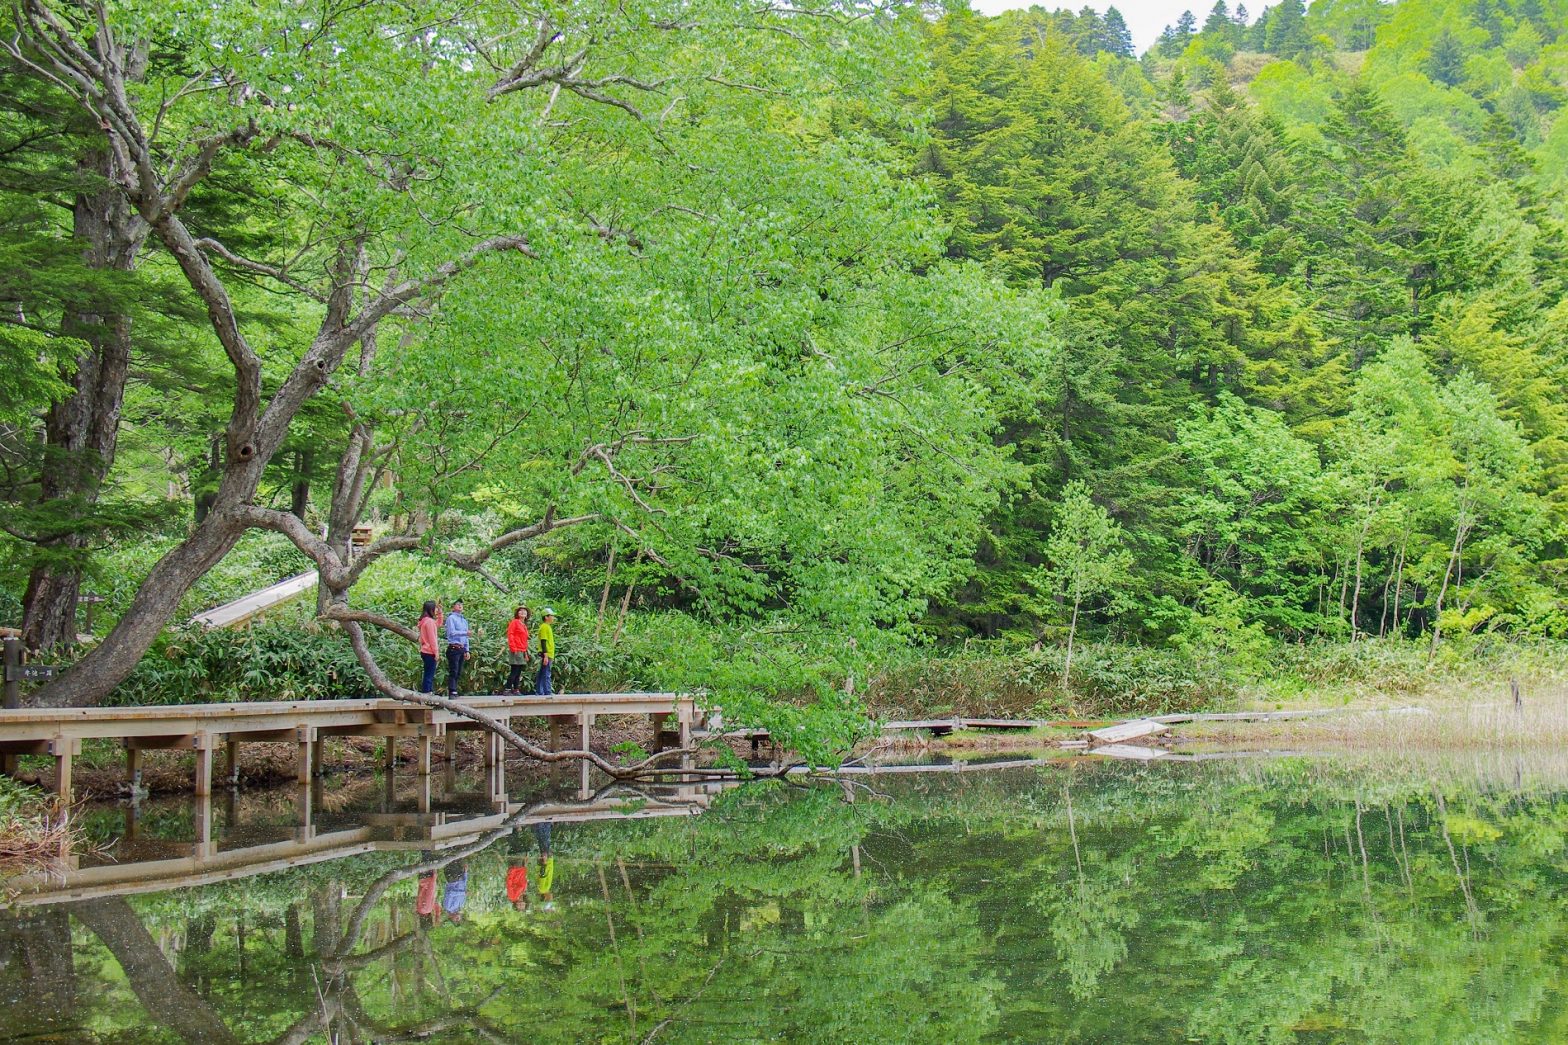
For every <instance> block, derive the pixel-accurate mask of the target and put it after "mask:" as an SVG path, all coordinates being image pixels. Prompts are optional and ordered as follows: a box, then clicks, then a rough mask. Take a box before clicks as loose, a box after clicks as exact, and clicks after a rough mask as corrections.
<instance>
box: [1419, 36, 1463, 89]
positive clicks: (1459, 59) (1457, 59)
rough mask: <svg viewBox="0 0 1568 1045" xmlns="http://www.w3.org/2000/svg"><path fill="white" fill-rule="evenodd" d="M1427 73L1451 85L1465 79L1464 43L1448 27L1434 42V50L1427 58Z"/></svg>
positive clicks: (1442, 82) (1456, 84)
mask: <svg viewBox="0 0 1568 1045" xmlns="http://www.w3.org/2000/svg"><path fill="white" fill-rule="evenodd" d="M1426 74H1427V75H1428V76H1430V77H1431V78H1432V79H1434V80H1436V81H1437V82H1438V83H1440V84H1445V85H1447V86H1449V87H1456V86H1458V85H1459V84H1460V83H1461V82H1463V81H1464V78H1465V49H1464V45H1463V44H1461V43H1460V42H1459V38H1458V37H1456V36H1454V34H1453V33H1450V32H1449V31H1448V30H1447V29H1444V30H1443V31H1442V33H1440V34H1439V35H1438V37H1437V39H1436V40H1434V41H1433V42H1432V50H1431V52H1430V53H1429V54H1428V55H1427V60H1426Z"/></svg>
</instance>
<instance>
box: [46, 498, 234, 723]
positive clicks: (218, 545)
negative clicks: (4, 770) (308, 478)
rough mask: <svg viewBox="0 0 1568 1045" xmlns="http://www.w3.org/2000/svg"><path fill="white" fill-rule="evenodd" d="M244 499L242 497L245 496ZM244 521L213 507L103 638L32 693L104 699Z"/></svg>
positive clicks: (61, 701) (53, 702) (81, 700)
mask: <svg viewBox="0 0 1568 1045" xmlns="http://www.w3.org/2000/svg"><path fill="white" fill-rule="evenodd" d="M240 503H243V501H241V502H240ZM244 532H245V525H244V523H243V522H241V521H240V520H238V519H236V518H234V517H233V515H231V514H229V513H227V512H222V511H218V510H214V511H213V512H211V513H209V514H208V515H207V518H206V519H204V520H203V521H202V524H201V525H200V526H198V527H196V530H195V532H193V533H192V534H191V535H190V536H189V537H187V538H186V539H185V540H184V541H183V542H181V543H180V544H179V545H178V546H177V547H175V549H174V550H173V551H171V552H169V554H168V555H165V556H164V557H163V558H162V559H160V560H159V561H158V564H157V565H156V566H154V567H153V569H152V572H151V573H150V574H148V575H147V579H146V580H145V581H143V582H142V586H141V587H140V588H138V589H137V591H136V597H135V598H134V599H132V600H131V605H130V608H129V609H128V610H127V611H126V613H125V616H123V617H121V618H120V622H119V623H118V624H116V625H115V627H114V629H113V630H112V631H110V632H109V635H108V637H106V638H105V639H104V640H103V642H101V643H99V644H98V645H97V646H96V647H94V648H93V650H92V651H91V652H90V653H88V654H87V656H85V657H83V658H82V660H81V661H80V662H79V663H78V664H77V665H76V666H75V667H73V668H72V669H71V670H70V671H68V672H66V673H65V674H64V675H63V676H61V677H60V678H58V679H56V680H55V681H53V682H51V683H49V685H47V686H45V687H44V688H43V689H42V690H40V691H39V692H38V693H37V695H36V696H35V697H34V703H35V705H36V706H38V707H52V708H59V707H90V706H92V705H94V704H98V703H100V702H101V701H102V700H103V698H104V697H106V696H108V695H109V694H110V693H111V692H112V691H113V690H114V687H115V686H117V685H119V684H120V683H121V682H122V681H123V680H124V679H125V676H127V675H129V674H130V673H131V671H132V669H134V668H135V667H136V662H137V661H139V660H141V658H142V654H143V653H146V652H147V649H148V648H149V647H150V646H151V645H152V643H153V640H154V639H156V638H157V637H158V632H160V631H162V630H163V626H164V625H165V624H166V623H168V621H169V619H170V618H171V617H173V616H174V613H175V611H176V610H178V609H179V607H180V600H181V599H182V598H184V597H185V593H186V592H187V591H189V590H190V589H191V585H193V584H195V583H196V582H197V581H198V580H199V579H200V578H201V576H202V575H203V574H204V573H206V572H207V571H208V570H210V569H212V567H213V566H214V565H216V564H217V562H218V560H220V559H222V558H223V557H224V556H225V555H227V554H228V553H229V550H230V549H232V548H233V547H234V545H235V543H236V542H237V541H238V540H239V539H240V535H241V534H243V533H244Z"/></svg>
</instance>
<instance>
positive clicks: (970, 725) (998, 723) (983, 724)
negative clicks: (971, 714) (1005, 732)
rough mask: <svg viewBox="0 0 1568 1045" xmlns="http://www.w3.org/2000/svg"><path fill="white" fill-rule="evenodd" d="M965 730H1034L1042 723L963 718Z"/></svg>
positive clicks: (1027, 720)
mask: <svg viewBox="0 0 1568 1045" xmlns="http://www.w3.org/2000/svg"><path fill="white" fill-rule="evenodd" d="M959 721H961V722H962V723H963V724H964V728H965V729H1034V728H1035V727H1036V726H1039V725H1043V724H1044V723H1041V722H1037V721H1035V720H1034V719H1030V718H965V719H960V720H959Z"/></svg>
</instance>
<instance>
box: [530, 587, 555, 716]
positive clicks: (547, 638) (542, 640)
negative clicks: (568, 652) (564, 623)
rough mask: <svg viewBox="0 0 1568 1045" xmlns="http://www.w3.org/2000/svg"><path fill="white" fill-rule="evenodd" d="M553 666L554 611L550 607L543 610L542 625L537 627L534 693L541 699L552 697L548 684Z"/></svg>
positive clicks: (552, 689)
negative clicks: (537, 644)
mask: <svg viewBox="0 0 1568 1045" xmlns="http://www.w3.org/2000/svg"><path fill="white" fill-rule="evenodd" d="M554 664H555V611H554V610H552V609H551V608H550V607H548V606H546V607H545V608H544V623H543V624H541V625H539V676H538V678H536V679H535V680H534V681H535V685H534V693H535V694H537V695H538V696H541V697H548V696H553V695H554V693H555V690H554V688H552V686H551V682H550V668H551V666H552V665H554Z"/></svg>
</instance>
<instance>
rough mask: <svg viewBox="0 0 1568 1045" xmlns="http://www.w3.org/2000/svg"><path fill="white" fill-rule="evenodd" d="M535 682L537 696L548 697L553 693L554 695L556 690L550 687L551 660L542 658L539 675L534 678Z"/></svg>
mask: <svg viewBox="0 0 1568 1045" xmlns="http://www.w3.org/2000/svg"><path fill="white" fill-rule="evenodd" d="M534 683H535V685H534V694H535V695H536V696H540V697H548V696H551V695H553V694H554V693H555V690H553V689H551V688H550V662H549V661H547V660H544V659H543V658H541V659H540V661H539V677H538V678H537V679H535V680H534Z"/></svg>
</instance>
